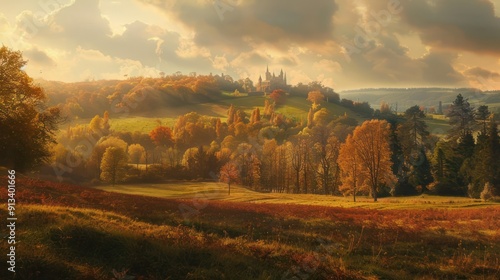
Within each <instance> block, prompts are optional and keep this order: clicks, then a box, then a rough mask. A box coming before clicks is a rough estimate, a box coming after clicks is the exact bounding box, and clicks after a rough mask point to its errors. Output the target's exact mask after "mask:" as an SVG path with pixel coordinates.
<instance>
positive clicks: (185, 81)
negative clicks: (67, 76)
mask: <svg viewBox="0 0 500 280" xmlns="http://www.w3.org/2000/svg"><path fill="white" fill-rule="evenodd" d="M41 86H42V87H43V88H44V89H45V91H46V92H47V95H48V97H49V99H50V104H51V105H54V106H57V107H59V108H60V110H61V113H62V114H63V116H64V117H67V118H69V119H74V118H89V117H93V116H95V115H96V114H102V112H104V111H105V110H107V109H109V108H110V107H111V108H112V109H111V112H110V113H111V114H115V113H122V112H123V111H124V110H127V113H139V112H145V111H148V110H154V109H158V108H165V107H167V108H168V107H176V106H180V105H186V104H194V103H204V102H208V101H211V100H213V99H217V98H219V97H220V95H221V90H220V87H219V84H218V82H217V80H216V78H214V77H211V76H184V75H179V76H175V75H173V76H166V77H164V78H143V77H135V78H129V79H127V80H123V81H93V82H82V83H68V84H66V83H59V82H42V83H41Z"/></svg>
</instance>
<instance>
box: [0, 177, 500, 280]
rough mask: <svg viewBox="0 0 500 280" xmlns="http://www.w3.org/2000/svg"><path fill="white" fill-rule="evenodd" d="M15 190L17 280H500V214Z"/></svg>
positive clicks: (28, 186) (38, 186) (22, 182)
mask: <svg viewBox="0 0 500 280" xmlns="http://www.w3.org/2000/svg"><path fill="white" fill-rule="evenodd" d="M2 180H6V178H2ZM17 186H18V193H17V194H16V198H18V199H19V201H22V202H23V203H22V205H20V206H19V209H17V210H16V211H17V217H18V223H19V228H18V231H17V233H16V234H17V237H18V240H22V242H21V243H19V244H17V249H16V250H17V251H16V260H17V271H18V272H17V273H16V275H15V277H14V279H293V277H299V276H300V277H307V278H308V279H378V278H384V279H404V278H415V277H419V278H427V279H429V278H433V279H436V278H437V279H448V278H457V277H459V278H464V279H465V278H467V279H498V276H499V275H500V267H499V264H498V261H497V260H498V258H499V257H500V256H499V252H500V247H499V246H500V245H499V244H500V242H499V241H500V235H499V233H498V231H497V229H498V228H499V227H500V224H499V221H498V219H497V217H498V215H499V214H500V208H499V207H498V206H495V207H489V208H475V209H467V208H460V209H453V210H451V209H450V210H447V209H441V210H438V209H428V210H411V209H407V210H375V209H361V208H339V207H326V206H310V205H309V206H308V205H294V204H268V203H259V204H256V203H243V202H238V203H234V202H230V201H207V200H203V199H200V198H199V197H195V198H193V199H162V198H152V197H145V196H134V195H125V194H117V193H110V192H104V191H100V190H95V189H89V188H84V187H79V186H73V185H65V184H57V183H51V182H45V181H38V180H32V179H19V180H17ZM0 198H1V199H2V201H6V198H7V192H6V189H5V188H3V189H1V191H0ZM1 209H2V210H0V212H1V213H2V214H3V215H5V214H6V210H5V209H6V205H5V203H4V204H3V205H2V207H1ZM0 247H1V250H2V251H4V252H5V251H6V250H7V244H6V242H2V243H1V246H0ZM7 273H8V272H7V270H2V271H1V272H0V275H1V278H2V279H11V278H12V277H11V276H10V275H7ZM9 276H10V277H9Z"/></svg>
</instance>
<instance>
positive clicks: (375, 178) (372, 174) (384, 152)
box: [352, 120, 395, 201]
mask: <svg viewBox="0 0 500 280" xmlns="http://www.w3.org/2000/svg"><path fill="white" fill-rule="evenodd" d="M389 134H390V126H389V124H388V123H387V122H386V121H380V120H371V121H365V122H364V123H363V124H362V125H361V126H358V127H356V129H355V130H354V133H353V136H352V139H353V141H354V145H355V147H356V148H355V150H356V158H357V160H358V162H359V164H360V170H361V172H362V173H363V175H364V176H366V178H367V183H368V185H369V186H370V193H371V195H372V197H373V200H374V201H377V191H378V189H379V187H381V184H392V183H393V182H394V181H395V178H394V174H393V173H392V170H391V165H392V162H391V150H390V147H389Z"/></svg>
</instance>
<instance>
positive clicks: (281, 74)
mask: <svg viewBox="0 0 500 280" xmlns="http://www.w3.org/2000/svg"><path fill="white" fill-rule="evenodd" d="M280 80H281V81H283V68H281V71H280Z"/></svg>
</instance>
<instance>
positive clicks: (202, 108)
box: [66, 96, 447, 133]
mask: <svg viewBox="0 0 500 280" xmlns="http://www.w3.org/2000/svg"><path fill="white" fill-rule="evenodd" d="M264 100H265V97H263V96H240V97H233V96H225V97H223V98H220V99H217V100H215V101H214V102H211V103H203V104H189V105H185V106H181V107H177V108H165V109H162V110H156V111H151V112H147V113H141V114H135V113H133V112H130V113H126V114H125V113H121V114H116V115H113V114H111V118H110V121H109V123H110V126H111V129H113V130H115V131H131V132H134V131H140V132H142V133H149V132H150V131H151V130H153V128H155V127H156V126H157V125H158V121H160V122H161V123H162V125H167V126H173V125H174V124H175V121H176V120H177V118H178V117H179V115H182V114H186V113H190V112H197V113H199V114H201V115H205V116H209V117H218V118H221V120H222V121H226V119H227V110H228V108H229V106H230V105H231V104H232V105H233V106H235V107H237V108H239V109H242V110H244V111H245V112H246V113H247V114H248V115H250V114H251V113H252V110H254V109H255V108H260V110H261V113H262V112H263V110H264ZM321 106H322V108H326V109H327V110H328V111H329V112H330V113H331V114H332V115H334V116H343V115H344V114H347V115H348V116H350V117H352V118H354V119H356V120H357V121H358V122H359V123H362V122H363V121H365V120H366V118H364V117H362V116H360V115H359V114H358V113H356V112H353V111H351V110H350V109H348V108H345V107H342V106H340V105H338V104H334V103H323V104H322V105H321ZM310 107H311V104H310V102H309V101H306V99H305V98H303V97H296V96H294V97H289V98H288V99H287V101H286V104H285V105H283V106H278V107H277V108H276V111H277V112H279V113H282V114H284V115H285V116H287V117H289V118H293V119H296V120H304V121H305V120H306V119H307V114H308V112H309V108H310ZM90 120H91V118H82V119H78V120H73V121H72V122H70V123H68V124H88V123H90ZM428 122H429V126H430V127H431V128H434V127H439V128H443V127H446V126H447V123H446V121H444V120H437V119H428ZM66 125H67V124H66Z"/></svg>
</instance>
